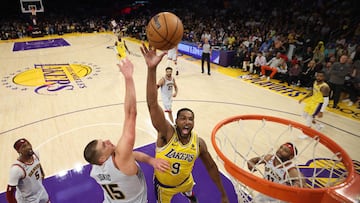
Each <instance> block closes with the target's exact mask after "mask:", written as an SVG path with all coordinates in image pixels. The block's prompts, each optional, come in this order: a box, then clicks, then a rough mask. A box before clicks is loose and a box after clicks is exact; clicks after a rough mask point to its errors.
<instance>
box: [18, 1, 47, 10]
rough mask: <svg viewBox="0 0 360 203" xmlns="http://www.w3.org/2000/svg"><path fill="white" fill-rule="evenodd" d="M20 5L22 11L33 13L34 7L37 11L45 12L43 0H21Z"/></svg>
mask: <svg viewBox="0 0 360 203" xmlns="http://www.w3.org/2000/svg"><path fill="white" fill-rule="evenodd" d="M20 5H21V12H22V13H32V10H33V9H35V11H36V12H44V6H43V4H42V0H20Z"/></svg>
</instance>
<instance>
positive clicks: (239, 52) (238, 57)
mask: <svg viewBox="0 0 360 203" xmlns="http://www.w3.org/2000/svg"><path fill="white" fill-rule="evenodd" d="M246 53H247V50H246V48H245V45H243V44H241V45H240V46H239V47H238V48H237V49H236V53H235V55H234V58H233V64H232V67H234V68H240V67H241V65H242V64H243V61H244V58H245V55H246Z"/></svg>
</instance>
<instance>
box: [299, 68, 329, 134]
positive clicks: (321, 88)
mask: <svg viewBox="0 0 360 203" xmlns="http://www.w3.org/2000/svg"><path fill="white" fill-rule="evenodd" d="M315 77H316V80H315V82H314V84H313V88H312V90H311V92H310V93H308V94H307V95H306V96H305V97H304V98H302V99H300V100H299V103H301V102H302V101H304V99H306V98H309V97H310V101H308V103H307V104H306V105H305V107H304V113H303V117H304V118H305V122H306V126H308V127H311V125H312V124H315V128H316V129H317V130H321V129H322V128H323V127H324V126H323V125H321V124H317V123H316V121H315V117H316V116H317V117H318V118H322V117H323V112H324V111H325V109H326V107H327V106H328V104H329V94H330V88H329V85H328V84H327V83H326V82H325V81H324V80H325V73H324V72H323V71H318V72H317V73H316V76H315ZM306 137H307V136H306V135H301V136H300V138H306Z"/></svg>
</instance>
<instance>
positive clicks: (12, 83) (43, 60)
mask: <svg viewBox="0 0 360 203" xmlns="http://www.w3.org/2000/svg"><path fill="white" fill-rule="evenodd" d="M52 38H63V39H64V40H66V41H67V42H68V43H69V44H70V46H62V47H54V48H42V49H32V50H24V51H16V52H14V51H13V45H14V42H11V41H8V42H1V43H0V52H1V56H0V61H1V62H0V74H1V81H2V85H0V95H1V100H0V115H1V122H0V143H1V147H0V160H1V163H2V164H1V165H0V174H2V175H1V176H0V188H1V190H2V191H3V190H5V188H6V185H7V181H8V176H7V174H8V173H9V168H10V166H11V164H12V163H13V162H14V160H15V159H16V158H17V153H16V152H15V150H14V149H13V147H12V146H13V143H14V141H15V140H17V139H19V138H21V137H25V138H27V139H28V140H29V141H30V142H31V143H32V144H33V147H34V149H36V150H38V151H39V153H40V158H41V162H42V165H43V167H44V170H45V172H46V175H47V176H52V175H55V174H58V173H60V172H62V171H66V170H69V169H72V168H74V167H77V166H79V165H84V164H86V162H85V161H84V159H83V156H82V152H83V148H84V146H85V144H87V143H88V142H89V141H90V140H92V139H97V138H101V139H110V140H111V141H112V142H113V143H115V142H116V141H117V140H118V138H119V136H120V134H121V131H122V123H123V98H124V81H123V78H122V75H121V73H120V72H119V71H118V68H117V66H116V63H117V58H116V56H115V54H114V52H113V51H112V50H111V49H107V48H106V47H107V46H111V45H113V43H114V42H115V37H114V36H113V35H111V34H78V35H69V36H61V37H60V36H53V37H52ZM26 40H34V39H26ZM36 40H37V39H36ZM127 44H128V46H129V49H130V50H131V51H132V52H134V53H136V54H137V55H136V56H135V55H130V56H129V58H130V60H132V61H133V63H134V64H135V66H136V68H135V72H134V78H135V84H136V91H137V100H138V119H137V137H136V144H135V145H136V147H140V146H144V145H147V144H149V143H152V142H154V141H155V138H156V132H155V130H154V129H153V127H152V125H151V122H150V118H149V113H148V110H147V106H146V100H145V88H146V65H145V63H144V59H143V58H142V57H141V56H140V55H141V53H140V51H139V44H138V43H137V42H136V41H135V42H134V41H131V40H128V41H127ZM189 58H190V57H188V56H182V57H180V58H179V62H178V63H179V67H180V75H179V76H176V77H175V78H176V82H177V83H178V86H179V93H178V95H177V97H176V98H175V100H174V103H173V109H174V111H175V112H176V111H177V109H179V108H181V107H189V108H191V109H193V111H194V112H195V127H194V130H195V131H197V132H198V133H199V135H200V136H201V137H203V138H204V139H205V141H206V142H207V145H208V148H209V151H210V152H211V154H212V155H213V157H216V153H215V151H214V150H213V147H212V144H211V141H210V134H211V132H212V129H213V127H214V126H215V125H216V124H217V123H218V122H219V121H220V120H223V119H225V118H227V117H230V116H234V115H239V114H266V115H272V116H278V117H282V118H286V119H290V120H293V121H297V122H300V123H303V119H302V117H301V114H302V109H303V104H298V99H299V98H300V97H289V96H285V95H284V94H278V93H276V92H275V91H271V90H269V89H268V88H262V87H261V86H259V85H256V84H254V83H251V82H249V81H245V80H241V79H239V78H237V77H236V76H237V73H236V71H237V70H231V69H230V68H223V67H218V66H215V65H213V66H212V75H211V76H208V75H206V74H201V73H200V63H199V61H198V60H189ZM165 66H166V60H165V58H164V60H163V61H162V62H161V64H160V65H159V67H158V78H160V77H161V76H162V75H164V73H165V70H164V69H165ZM35 68H36V69H39V68H41V69H42V71H43V72H44V71H45V72H46V71H50V72H47V73H48V75H47V76H48V77H49V78H48V79H51V71H52V70H58V71H60V70H61V71H64V70H65V72H67V73H68V74H69V75H71V76H72V79H69V78H63V80H62V82H61V80H58V83H57V85H52V86H42V85H43V78H44V75H41V74H42V73H41V74H40V73H39V71H35V70H34V69H35ZM234 72H235V73H234ZM39 74H40V75H39ZM321 122H322V123H324V125H325V128H324V129H323V131H322V132H323V133H324V134H326V135H327V136H329V137H330V138H331V139H333V140H334V141H335V142H337V143H338V144H339V145H340V146H341V147H343V148H344V149H345V150H346V151H347V152H348V154H349V155H350V157H351V158H352V159H354V160H360V149H359V141H360V133H359V132H360V125H359V120H356V119H350V118H347V117H345V116H342V115H340V114H337V113H335V112H330V111H328V112H326V113H325V115H324V118H322V119H321ZM273 133H276V132H273ZM297 142H298V144H299V145H298V146H299V147H300V148H301V146H302V142H304V141H302V140H297ZM255 145H258V147H262V148H265V147H269V146H268V145H267V146H264V145H263V143H258V144H256V143H255ZM275 147H277V146H275ZM324 156H325V155H324ZM218 164H219V166H220V168H222V167H221V162H218Z"/></svg>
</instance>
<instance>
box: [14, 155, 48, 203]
mask: <svg viewBox="0 0 360 203" xmlns="http://www.w3.org/2000/svg"><path fill="white" fill-rule="evenodd" d="M33 158H34V162H33V163H31V164H26V163H23V162H21V161H18V160H17V161H16V163H15V164H13V165H12V167H11V168H10V179H9V185H11V186H16V189H17V190H16V200H17V202H19V203H22V202H24V203H25V202H26V203H45V202H48V201H49V196H48V194H47V192H46V190H45V188H44V186H43V184H42V178H43V174H42V171H41V165H40V161H39V158H38V156H37V155H36V154H34V155H33Z"/></svg>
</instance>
